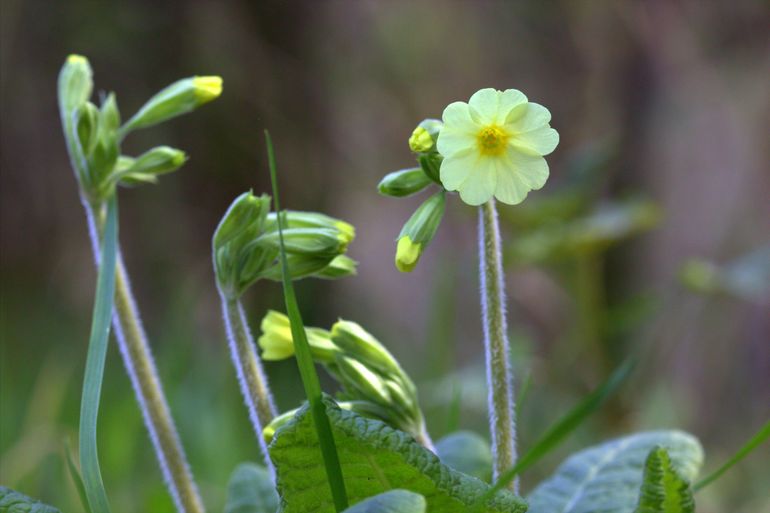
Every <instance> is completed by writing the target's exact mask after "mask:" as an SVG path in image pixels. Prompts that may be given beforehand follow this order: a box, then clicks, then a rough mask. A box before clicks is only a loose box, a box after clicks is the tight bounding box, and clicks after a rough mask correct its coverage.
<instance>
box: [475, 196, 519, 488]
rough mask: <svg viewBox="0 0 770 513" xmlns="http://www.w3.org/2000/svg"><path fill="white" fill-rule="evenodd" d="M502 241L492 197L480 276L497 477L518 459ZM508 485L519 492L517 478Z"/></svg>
mask: <svg viewBox="0 0 770 513" xmlns="http://www.w3.org/2000/svg"><path fill="white" fill-rule="evenodd" d="M500 245H501V241H500V229H499V227H498V223H497V209H496V207H495V200H494V199H491V200H489V202H487V203H485V204H484V205H482V206H481V207H480V208H479V276H480V281H481V314H482V324H483V327H484V349H485V351H486V365H487V386H488V388H489V393H488V399H487V403H488V408H489V427H490V431H491V433H492V457H493V478H494V479H497V478H498V477H499V476H500V475H501V474H502V473H504V472H505V471H506V470H507V469H509V468H510V467H512V466H513V465H514V464H515V463H516V408H515V401H514V394H513V369H512V368H511V362H510V350H509V343H508V334H507V326H506V321H505V288H504V280H503V262H502V251H501V247H500ZM508 487H509V488H510V489H511V490H512V491H513V492H514V493H517V492H518V488H519V483H518V479H515V480H513V481H512V482H511V483H510V484H509V485H508Z"/></svg>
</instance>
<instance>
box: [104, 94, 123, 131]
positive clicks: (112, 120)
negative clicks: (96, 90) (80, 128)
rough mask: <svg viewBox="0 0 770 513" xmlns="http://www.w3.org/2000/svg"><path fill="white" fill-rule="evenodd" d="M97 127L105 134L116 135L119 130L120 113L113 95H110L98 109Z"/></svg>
mask: <svg viewBox="0 0 770 513" xmlns="http://www.w3.org/2000/svg"><path fill="white" fill-rule="evenodd" d="M99 125H100V127H101V129H102V130H103V131H104V132H105V133H110V134H116V132H117V130H118V128H120V111H119V110H118V101H117V99H116V98H115V93H110V94H109V95H107V98H106V99H105V100H104V103H102V108H101V109H99Z"/></svg>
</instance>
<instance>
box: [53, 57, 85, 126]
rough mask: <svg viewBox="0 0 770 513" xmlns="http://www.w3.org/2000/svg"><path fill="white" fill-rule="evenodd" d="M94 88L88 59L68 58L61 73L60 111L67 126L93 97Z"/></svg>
mask: <svg viewBox="0 0 770 513" xmlns="http://www.w3.org/2000/svg"><path fill="white" fill-rule="evenodd" d="M93 87H94V83H93V72H92V71H91V65H90V64H89V63H88V59H86V58H85V57H83V56H82V55H74V54H73V55H70V56H69V57H67V60H66V62H65V63H64V66H62V69H61V71H60V72H59V111H60V114H61V117H62V122H63V123H64V124H65V126H66V125H67V124H69V123H71V120H72V116H73V114H74V112H75V109H78V108H80V106H81V105H83V104H84V103H85V102H86V101H88V99H89V98H90V97H91V91H92V90H93ZM65 133H66V130H65Z"/></svg>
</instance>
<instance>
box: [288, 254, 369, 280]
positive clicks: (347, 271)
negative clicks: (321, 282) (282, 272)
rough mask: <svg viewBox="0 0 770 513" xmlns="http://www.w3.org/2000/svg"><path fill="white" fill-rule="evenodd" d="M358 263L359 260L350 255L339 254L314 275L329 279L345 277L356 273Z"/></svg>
mask: <svg viewBox="0 0 770 513" xmlns="http://www.w3.org/2000/svg"><path fill="white" fill-rule="evenodd" d="M357 265H358V262H356V261H355V260H353V259H352V258H350V257H349V256H347V255H337V256H336V257H334V259H332V261H331V262H329V264H328V265H326V267H324V268H323V269H321V270H320V271H318V272H316V273H315V274H314V275H313V276H315V277H316V278H326V279H328V280H335V279H337V278H344V277H345V276H354V275H355V274H356V266H357ZM292 273H293V271H292ZM292 276H293V274H292Z"/></svg>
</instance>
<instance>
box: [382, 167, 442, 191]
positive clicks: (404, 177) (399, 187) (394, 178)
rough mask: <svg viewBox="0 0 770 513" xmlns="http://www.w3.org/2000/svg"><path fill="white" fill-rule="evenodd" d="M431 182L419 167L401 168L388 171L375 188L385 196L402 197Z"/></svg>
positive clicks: (419, 189)
mask: <svg viewBox="0 0 770 513" xmlns="http://www.w3.org/2000/svg"><path fill="white" fill-rule="evenodd" d="M430 184H431V179H430V178H429V177H428V175H426V174H425V172H424V171H423V170H422V168H420V167H413V168H409V169H402V170H401V171H393V172H392V173H388V174H387V175H385V177H384V178H383V179H382V180H381V181H380V183H379V185H377V190H378V191H379V192H380V194H383V195H385V196H393V197H395V198H403V197H404V196H409V195H411V194H414V193H416V192H420V191H421V190H423V189H424V188H425V187H427V186H428V185H430Z"/></svg>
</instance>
